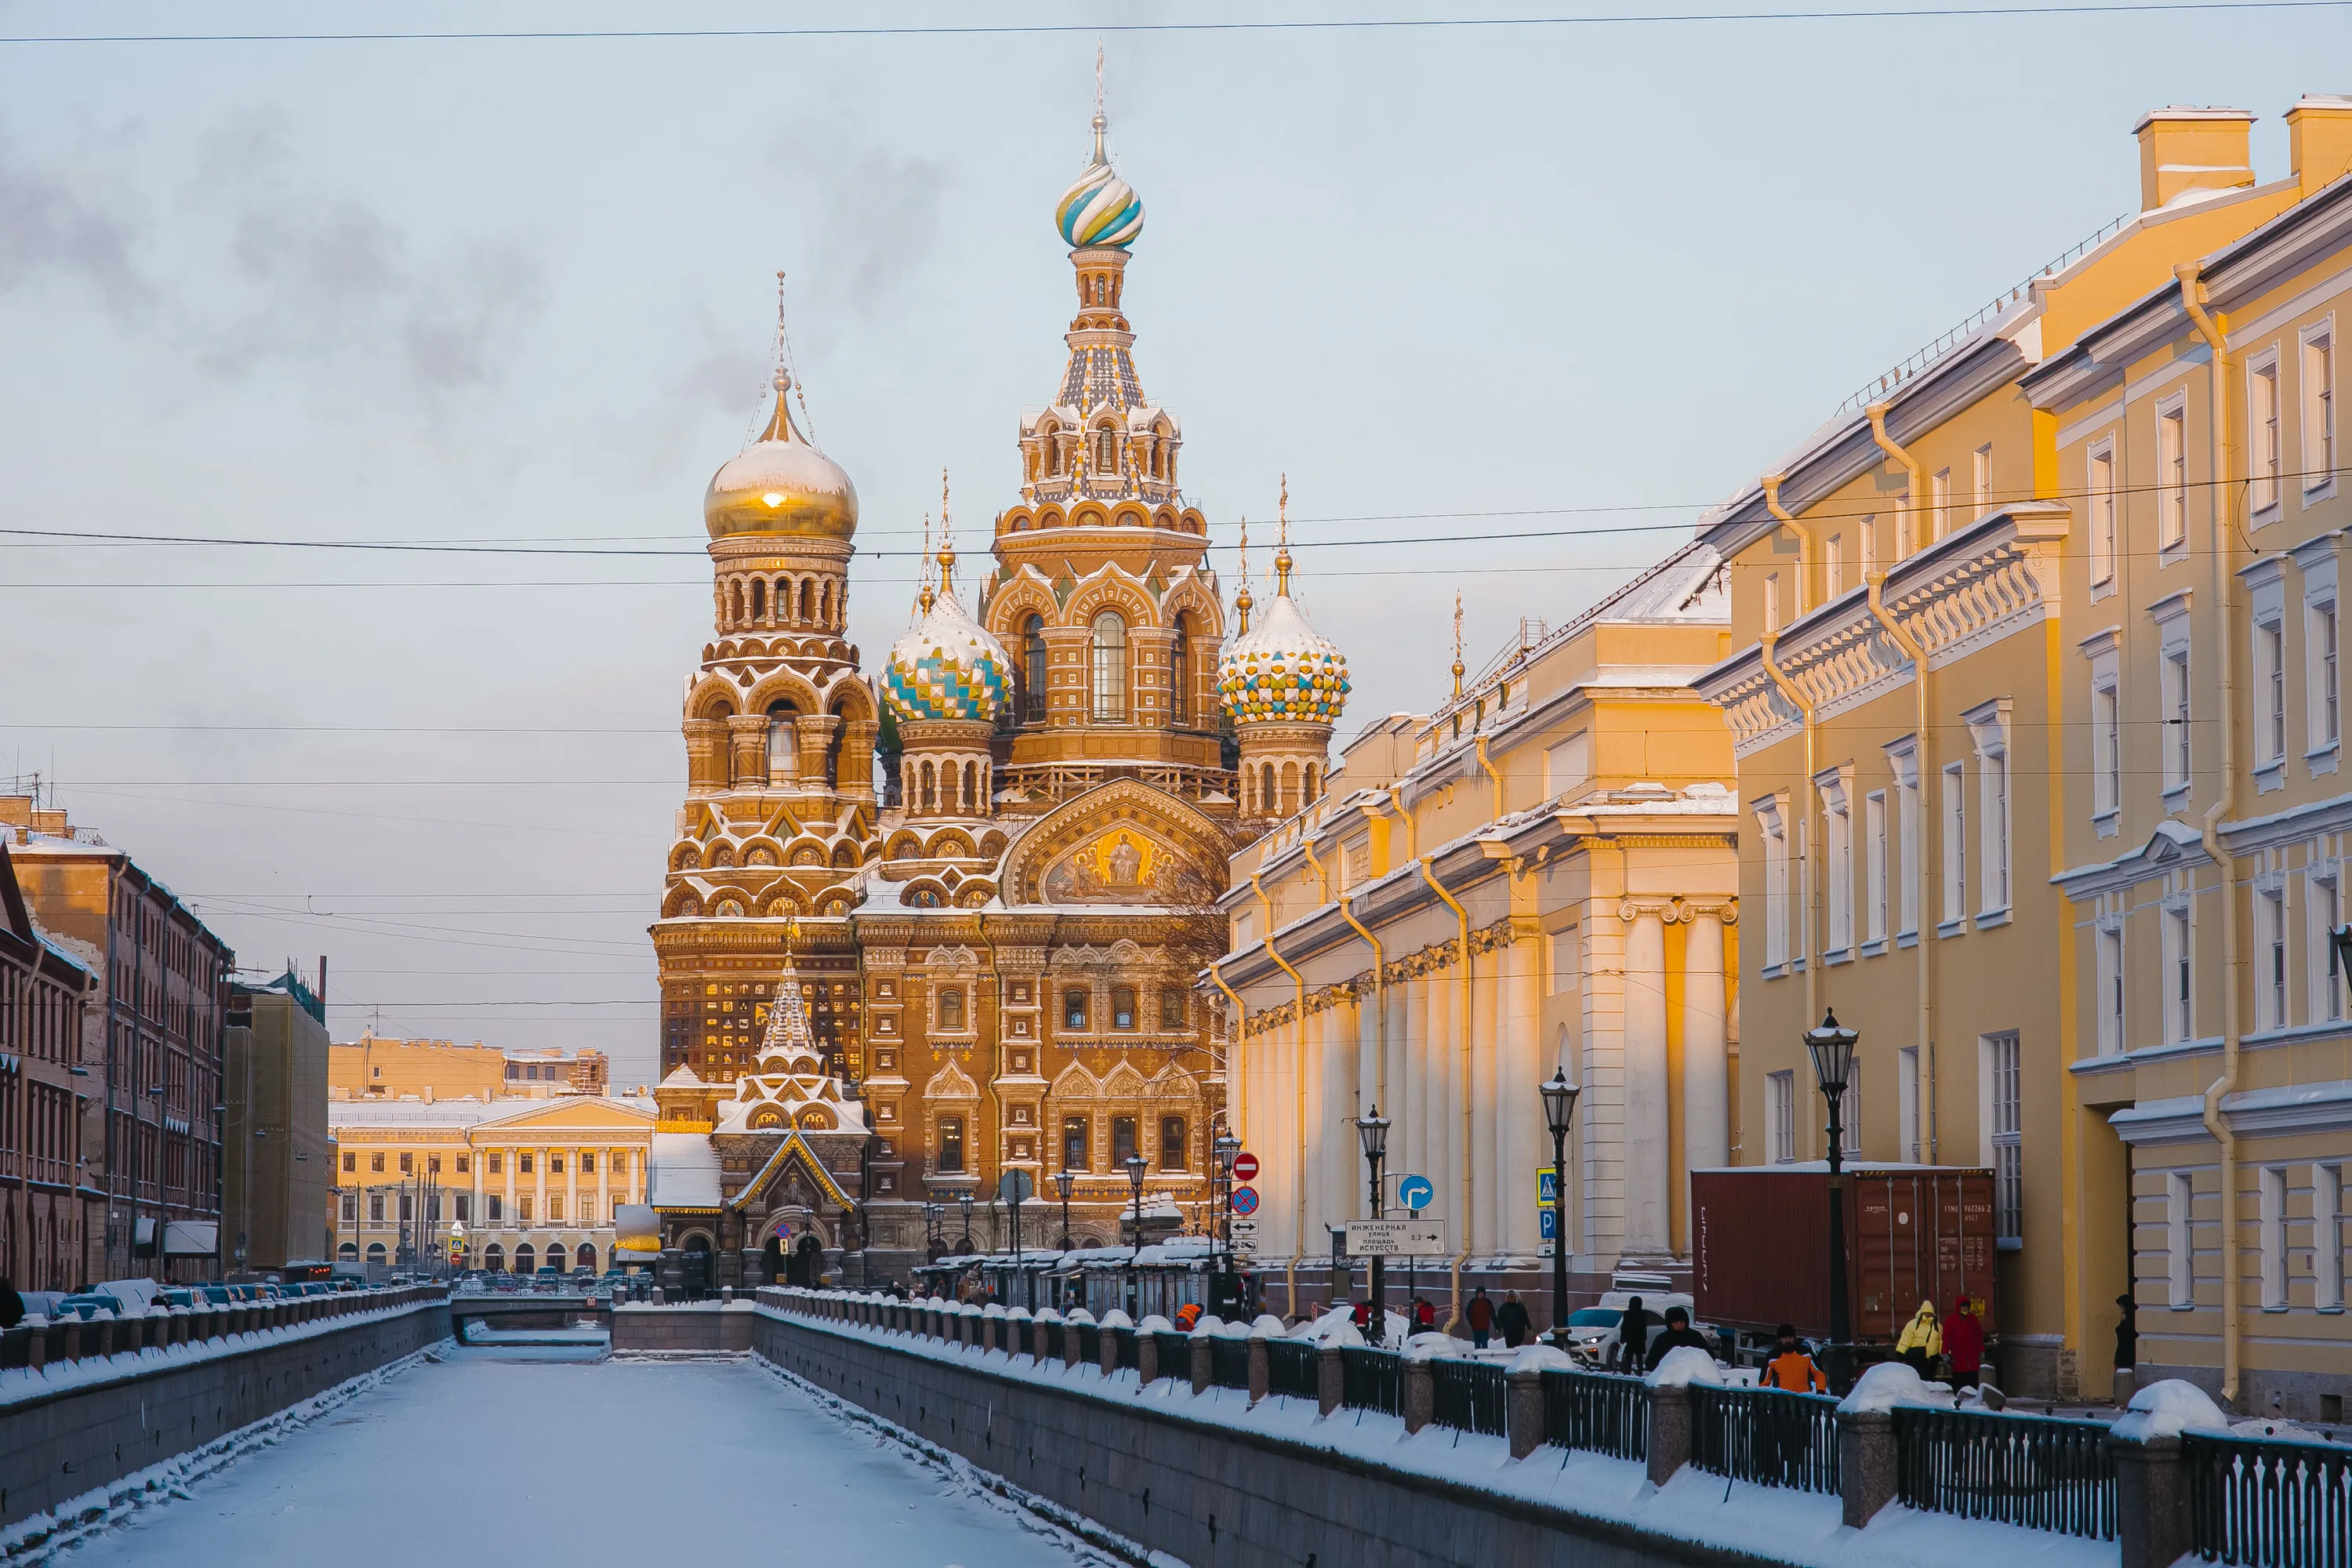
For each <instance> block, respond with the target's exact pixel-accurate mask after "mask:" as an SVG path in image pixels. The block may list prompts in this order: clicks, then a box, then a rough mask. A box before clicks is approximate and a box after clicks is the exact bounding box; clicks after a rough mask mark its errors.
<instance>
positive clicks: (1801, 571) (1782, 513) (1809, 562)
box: [1756, 474, 1829, 1027]
mask: <svg viewBox="0 0 2352 1568" xmlns="http://www.w3.org/2000/svg"><path fill="white" fill-rule="evenodd" d="M1788 478H1789V476H1788V475H1786V474H1766V475H1765V476H1764V477H1763V478H1761V479H1758V480H1757V481H1756V482H1757V483H1758V484H1759V485H1761V486H1763V487H1764V510H1767V511H1769V512H1770V513H1771V514H1772V517H1773V520H1774V521H1777V522H1780V523H1781V524H1783V525H1784V526H1786V527H1787V529H1788V530H1789V531H1790V532H1791V533H1793V534H1795V535H1796V536H1797V591H1796V593H1795V594H1793V595H1790V605H1791V612H1790V619H1791V620H1794V619H1795V618H1796V617H1797V616H1801V615H1803V614H1804V613H1805V609H1806V606H1807V605H1810V604H1811V602H1812V593H1813V536H1812V535H1811V534H1810V533H1808V532H1806V531H1805V525H1804V524H1803V523H1801V522H1799V521H1797V520H1796V519H1795V518H1793V517H1791V516H1790V515H1789V511H1788V509H1787V508H1785V507H1783V506H1782V505H1781V504H1780V486H1781V485H1782V484H1783V483H1785V482H1786V481H1787V479H1788ZM1828 600H1829V589H1828V588H1827V587H1823V588H1822V602H1823V603H1824V604H1826V603H1827V602H1828ZM1808 1027H1811V1026H1810V1025H1809V1026H1808Z"/></svg>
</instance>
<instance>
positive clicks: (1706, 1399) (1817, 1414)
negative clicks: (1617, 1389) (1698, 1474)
mask: <svg viewBox="0 0 2352 1568" xmlns="http://www.w3.org/2000/svg"><path fill="white" fill-rule="evenodd" d="M1690 1402H1691V1463H1692V1464H1693V1465H1694V1466H1696V1467H1697V1468H1699V1469H1702V1470H1706V1471H1709V1472H1711V1473H1713V1474H1715V1475H1718V1476H1727V1477H1729V1478H1731V1479H1734V1480H1741V1481H1755V1482H1757V1483H1759V1485H1763V1486H1768V1487H1788V1488H1790V1489H1792V1490H1795V1491H1805V1492H1828V1493H1831V1494H1832V1495H1835V1493H1836V1492H1837V1489H1838V1433H1837V1406H1838V1402H1837V1400H1836V1399H1835V1398H1833V1397H1832V1396H1831V1395H1829V1394H1782V1393H1780V1392H1778V1391H1777V1390H1773V1389H1765V1388H1715V1387H1710V1386H1708V1385H1707V1384H1692V1385H1691V1390H1690Z"/></svg>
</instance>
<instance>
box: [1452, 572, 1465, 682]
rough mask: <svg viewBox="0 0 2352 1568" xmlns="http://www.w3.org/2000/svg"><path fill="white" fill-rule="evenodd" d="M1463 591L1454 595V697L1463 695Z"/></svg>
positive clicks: (1458, 590)
mask: <svg viewBox="0 0 2352 1568" xmlns="http://www.w3.org/2000/svg"><path fill="white" fill-rule="evenodd" d="M1463 668H1464V667H1463V663H1462V591H1461V590H1460V589H1458V588H1457V589H1455V590H1454V696H1456V697H1459V696H1461V695H1462V673H1463Z"/></svg>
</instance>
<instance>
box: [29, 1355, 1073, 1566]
mask: <svg viewBox="0 0 2352 1568" xmlns="http://www.w3.org/2000/svg"><path fill="white" fill-rule="evenodd" d="M443 1353H444V1355H445V1356H446V1358H447V1359H446V1361H444V1362H442V1363H438V1364H431V1363H428V1364H425V1365H420V1366H418V1367H416V1368H415V1369H414V1370H412V1371H410V1372H407V1373H404V1374H403V1375H402V1376H400V1377H398V1378H396V1379H394V1380H393V1381H391V1382H390V1383H388V1384H384V1385H383V1387H381V1388H378V1389H375V1390H373V1391H372V1392H370V1393H368V1394H364V1395H362V1396H361V1397H359V1398H357V1399H354V1400H352V1401H351V1402H350V1403H349V1404H348V1405H345V1406H344V1407H343V1408H342V1409H341V1410H340V1411H338V1412H336V1413H335V1415H334V1416H333V1417H332V1418H331V1419H330V1420H328V1421H326V1422H324V1423H322V1424H320V1425H319V1426H315V1427H313V1428H312V1429H310V1431H308V1432H305V1433H304V1434H302V1435H301V1436H299V1437H297V1438H294V1439H291V1440H289V1441H288V1442H286V1443H284V1444H282V1445H281V1446H279V1447H275V1448H272V1449H270V1450H268V1451H267V1452H265V1453H261V1454H257V1455H256V1456H254V1457H252V1458H247V1459H245V1460H243V1461H241V1462H240V1463H238V1464H237V1465H236V1466H234V1467H232V1468H229V1469H227V1470H226V1471H224V1472H222V1473H221V1474H220V1475H219V1476H218V1477H217V1478H215V1479H211V1480H208V1481H205V1482H203V1483H201V1484H199V1485H197V1486H196V1487H195V1488H194V1491H193V1495H192V1496H190V1497H189V1498H187V1499H186V1500H181V1501H177V1502H173V1503H172V1504H170V1505H168V1506H164V1507H161V1508H153V1509H145V1510H141V1511H140V1512H139V1514H137V1515H136V1516H134V1518H133V1520H132V1521H131V1522H130V1523H128V1524H126V1525H125V1526H123V1527H122V1528H121V1529H120V1530H118V1531H113V1532H111V1533H110V1534H108V1535H105V1536H103V1537H100V1539H97V1540H95V1541H92V1542H89V1543H88V1544H87V1545H85V1546H83V1547H82V1548H81V1549H80V1550H79V1551H77V1552H74V1553H72V1558H71V1560H72V1562H73V1563H74V1565H75V1568H102V1565H104V1568H111V1565H115V1564H122V1565H126V1568H127V1565H131V1564H141V1565H143V1564H147V1563H162V1562H190V1563H226V1562H232V1561H233V1562H236V1563H238V1564H240V1568H315V1565H316V1564H317V1563H320V1562H322V1561H331V1562H333V1563H335V1564H336V1568H376V1565H379V1564H381V1565H383V1568H394V1565H395V1564H396V1565H398V1568H412V1565H413V1564H414V1563H415V1562H416V1561H417V1558H418V1555H419V1553H420V1552H425V1553H426V1554H427V1555H430V1554H431V1553H432V1551H433V1550H434V1549H433V1548H432V1546H431V1544H430V1543H432V1542H442V1543H445V1544H446V1543H465V1545H466V1548H467V1550H469V1551H477V1552H484V1553H487V1554H488V1556H489V1557H490V1558H493V1559H496V1560H499V1561H504V1562H526V1561H527V1562H534V1563H629V1562H646V1563H667V1562H674V1561H677V1559H678V1557H679V1554H680V1553H681V1552H690V1553H691V1554H692V1555H693V1556H694V1557H695V1558H696V1559H698V1560H710V1561H752V1562H761V1563H830V1562H855V1563H858V1564H859V1565H860V1568H1069V1565H1072V1564H1103V1563H1108V1562H1109V1561H1110V1560H1109V1559H1107V1558H1103V1557H1100V1556H1098V1555H1097V1554H1095V1553H1094V1552H1090V1551H1087V1550H1086V1549H1084V1548H1081V1547H1077V1546H1076V1543H1074V1542H1070V1541H1069V1540H1068V1539H1067V1538H1066V1537H1064V1536H1061V1535H1059V1534H1058V1533H1056V1532H1050V1531H1048V1530H1047V1529H1046V1528H1045V1526H1044V1525H1043V1524H1041V1523H1040V1522H1038V1521H1034V1520H1031V1519H1029V1518H1027V1516H1025V1515H1021V1514H1019V1513H1017V1512H1015V1511H1013V1510H1011V1509H1009V1508H1007V1507H1004V1506H1002V1505H995V1504H992V1503H991V1502H988V1501H985V1500H982V1499H979V1498H976V1497H974V1496H972V1495H971V1493H970V1492H969V1490H968V1489H965V1488H964V1487H963V1486H961V1485H960V1484H959V1483H958V1482H957V1481H956V1480H955V1479H954V1478H953V1477H951V1476H950V1475H948V1474H945V1473H943V1472H942V1471H941V1470H940V1469H939V1468H935V1467H932V1466H929V1465H926V1464H924V1463H922V1462H920V1461H919V1460H918V1459H916V1458H913V1457H912V1456H910V1455H909V1454H908V1452H907V1451H906V1450H905V1449H904V1448H902V1447H898V1445H896V1444H894V1443H891V1442H889V1441H887V1439H885V1438H882V1437H880V1436H877V1435H876V1434H875V1433H874V1432H873V1431H872V1430H871V1429H870V1428H866V1427H862V1426H852V1425H849V1424H847V1423H845V1421H844V1420H843V1419H841V1418H840V1417H839V1416H838V1415H833V1414H830V1413H828V1412H826V1411H825V1410H824V1409H822V1408H820V1407H819V1405H817V1404H816V1403H815V1402H814V1401H813V1400H811V1399H810V1398H808V1397H807V1396H806V1395H804V1394H800V1393H798V1392H796V1391H795V1390H793V1389H792V1388H791V1387H789V1386H787V1385H785V1384H782V1383H780V1382H779V1381H778V1380H777V1379H775V1378H773V1377H771V1376H769V1375H768V1374H767V1373H764V1372H762V1371H761V1370H760V1369H759V1368H757V1367H755V1366H753V1365H751V1364H750V1363H748V1362H741V1361H730V1362H662V1363H623V1362H611V1361H586V1360H580V1361H561V1360H540V1359H536V1358H532V1359H527V1360H526V1359H518V1358H516V1357H515V1355H514V1354H513V1352H505V1351H491V1350H481V1351H467V1350H454V1349H453V1350H448V1351H445V1352H443ZM322 1552H323V1553H325V1554H326V1555H325V1556H324V1557H322V1556H321V1553H322Z"/></svg>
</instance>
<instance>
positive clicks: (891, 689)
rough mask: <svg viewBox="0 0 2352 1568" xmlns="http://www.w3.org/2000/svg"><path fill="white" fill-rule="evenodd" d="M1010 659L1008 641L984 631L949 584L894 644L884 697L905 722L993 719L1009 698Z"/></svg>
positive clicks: (980, 720)
mask: <svg viewBox="0 0 2352 1568" xmlns="http://www.w3.org/2000/svg"><path fill="white" fill-rule="evenodd" d="M926 597H927V598H928V597H929V594H928V591H926ZM1009 663H1010V661H1009V660H1008V659H1007V658H1006V657H1005V653H1004V645H1003V644H1002V643H1000V642H998V641H997V640H996V639H995V638H994V637H991V636H989V635H988V633H987V632H986V631H984V630H983V629H982V627H981V625H980V623H979V622H977V621H975V620H973V619H972V618H971V616H969V615H967V614H966V613H965V611H964V607H963V605H961V604H960V603H959V602H958V601H957V599H956V596H955V590H954V589H953V588H948V589H945V590H943V591H942V592H941V593H940V595H939V596H938V597H937V598H936V599H932V600H930V602H929V605H927V607H926V608H925V609H924V612H923V618H922V619H921V620H919V621H918V622H917V623H916V624H915V629H914V630H913V631H910V632H908V634H907V635H906V636H905V637H900V638H899V639H898V642H897V643H896V644H894V645H893V646H892V647H891V649H890V663H889V666H888V667H887V668H886V669H885V670H884V671H883V674H882V698H883V700H884V701H886V702H887V703H889V704H890V710H891V711H892V712H894V713H896V714H897V715H898V718H899V719H900V720H901V721H906V720H914V721H921V720H925V719H970V720H975V721H979V722H981V723H989V722H992V721H994V720H995V718H996V710H997V708H998V707H999V706H1000V705H1001V704H1002V703H1003V700H1004V671H1005V668H1006V667H1007V665H1008V664H1009Z"/></svg>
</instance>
